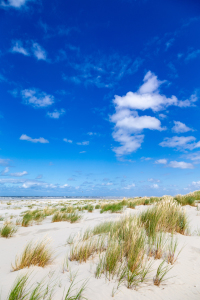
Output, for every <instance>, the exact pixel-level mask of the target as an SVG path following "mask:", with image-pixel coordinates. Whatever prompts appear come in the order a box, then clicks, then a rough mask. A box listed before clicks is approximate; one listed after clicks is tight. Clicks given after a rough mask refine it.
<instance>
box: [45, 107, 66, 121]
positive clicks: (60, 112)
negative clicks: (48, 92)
mask: <svg viewBox="0 0 200 300" xmlns="http://www.w3.org/2000/svg"><path fill="white" fill-rule="evenodd" d="M64 114H65V110H64V109H63V108H62V109H60V110H57V109H55V110H54V111H53V112H48V113H47V116H49V117H50V118H52V119H59V118H60V116H62V115H64Z"/></svg>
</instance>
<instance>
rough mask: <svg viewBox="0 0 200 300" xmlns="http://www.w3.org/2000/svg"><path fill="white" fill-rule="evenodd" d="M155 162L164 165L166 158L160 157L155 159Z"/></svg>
mask: <svg viewBox="0 0 200 300" xmlns="http://www.w3.org/2000/svg"><path fill="white" fill-rule="evenodd" d="M155 164H161V165H166V164H167V159H165V158H161V159H158V160H156V161H155Z"/></svg>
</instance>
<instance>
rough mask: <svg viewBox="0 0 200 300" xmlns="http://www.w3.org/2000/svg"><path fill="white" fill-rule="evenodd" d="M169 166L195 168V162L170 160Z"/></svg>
mask: <svg viewBox="0 0 200 300" xmlns="http://www.w3.org/2000/svg"><path fill="white" fill-rule="evenodd" d="M168 167H171V168H179V169H194V166H193V164H191V163H186V162H184V161H170V163H169V165H168Z"/></svg>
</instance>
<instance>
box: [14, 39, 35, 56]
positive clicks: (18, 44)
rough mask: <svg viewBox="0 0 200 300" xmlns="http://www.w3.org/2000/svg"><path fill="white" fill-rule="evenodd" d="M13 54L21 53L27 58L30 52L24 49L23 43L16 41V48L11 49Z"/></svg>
mask: <svg viewBox="0 0 200 300" xmlns="http://www.w3.org/2000/svg"><path fill="white" fill-rule="evenodd" d="M11 51H12V52H16V53H20V54H23V55H25V56H29V55H30V53H29V52H28V50H27V49H25V48H24V46H23V44H22V42H21V41H16V42H15V44H14V46H13V47H12V49H11Z"/></svg>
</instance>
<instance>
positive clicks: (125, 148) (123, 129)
mask: <svg viewBox="0 0 200 300" xmlns="http://www.w3.org/2000/svg"><path fill="white" fill-rule="evenodd" d="M164 82H165V81H160V80H158V78H157V76H156V75H155V74H153V73H152V72H150V71H149V72H147V74H146V75H145V77H144V79H143V84H142V85H141V86H140V87H139V89H138V90H137V91H136V92H128V93H127V94H126V95H125V96H117V95H116V96H115V98H114V100H113V104H114V106H115V113H114V114H113V115H111V116H110V122H112V123H114V124H115V126H114V131H113V138H114V140H115V141H116V142H119V143H120V144H121V146H120V147H115V148H113V151H114V152H115V153H116V155H117V156H123V155H127V154H131V153H132V152H134V151H136V150H137V149H138V148H140V147H141V144H142V142H143V140H144V135H143V134H141V133H142V131H143V130H145V129H149V130H158V131H163V130H166V128H165V127H162V126H161V122H160V120H159V119H157V118H156V117H152V116H147V115H143V116H139V115H138V112H137V111H136V110H142V111H144V110H147V109H151V110H152V111H153V112H157V111H160V110H163V109H166V108H167V107H168V106H170V105H175V106H179V107H186V106H191V105H194V102H195V101H196V100H197V97H196V96H195V95H192V96H191V97H190V99H187V100H184V101H182V100H178V99H177V97H176V96H171V97H170V98H168V97H166V96H165V95H163V94H161V93H160V90H159V87H160V86H161V85H162V84H163V83H164ZM164 117H165V115H162V114H160V118H164Z"/></svg>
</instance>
